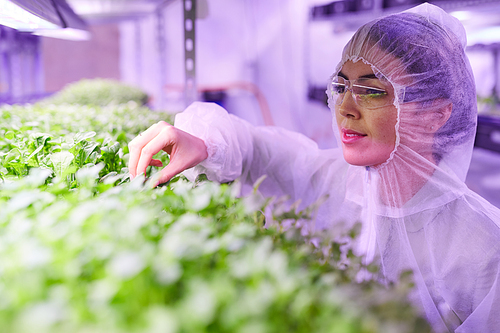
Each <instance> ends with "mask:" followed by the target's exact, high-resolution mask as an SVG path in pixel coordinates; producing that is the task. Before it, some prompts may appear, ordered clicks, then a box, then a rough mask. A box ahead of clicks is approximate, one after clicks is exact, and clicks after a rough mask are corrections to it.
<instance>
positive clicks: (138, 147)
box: [128, 121, 171, 177]
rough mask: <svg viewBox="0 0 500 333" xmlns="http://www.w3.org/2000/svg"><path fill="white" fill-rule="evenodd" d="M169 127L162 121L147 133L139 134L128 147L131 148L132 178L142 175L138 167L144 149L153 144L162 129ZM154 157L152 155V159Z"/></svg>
mask: <svg viewBox="0 0 500 333" xmlns="http://www.w3.org/2000/svg"><path fill="white" fill-rule="evenodd" d="M169 126H170V127H171V125H170V124H168V123H166V122H164V121H160V122H159V123H156V124H154V125H152V126H151V127H150V128H148V129H147V130H146V131H144V132H143V133H141V134H139V135H138V136H137V137H135V138H134V139H133V140H132V141H130V142H129V144H128V147H129V154H130V156H129V162H128V168H129V172H130V175H131V176H132V177H136V176H137V175H138V174H139V173H141V172H139V171H138V168H137V166H138V163H139V160H140V159H141V155H142V150H143V148H144V147H145V146H146V145H147V144H148V143H149V142H151V141H152V140H153V139H154V138H155V137H156V136H157V135H158V133H159V132H160V131H161V130H162V129H164V128H166V127H169ZM160 150H161V148H160ZM160 150H158V151H157V152H159V151H160ZM157 152H156V153H157ZM156 153H155V154H156ZM153 155H154V154H153ZM153 155H151V157H152V156H153ZM148 164H149V162H148ZM142 172H145V171H142Z"/></svg>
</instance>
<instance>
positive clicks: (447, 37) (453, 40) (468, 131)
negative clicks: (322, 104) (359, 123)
mask: <svg viewBox="0 0 500 333" xmlns="http://www.w3.org/2000/svg"><path fill="white" fill-rule="evenodd" d="M465 40H466V37H465V30H464V28H463V26H462V25H461V24H460V22H459V21H458V20H457V19H456V18H454V17H453V16H451V15H448V14H446V13H445V12H444V11H442V10H441V9H440V8H438V7H435V6H432V5H429V4H423V5H421V6H418V7H415V8H413V9H412V10H409V11H406V12H404V13H400V14H396V15H390V16H387V17H384V18H381V19H378V20H375V21H373V22H370V23H368V24H366V25H364V26H363V27H362V28H360V29H359V30H358V31H357V32H356V34H355V35H354V36H353V37H352V39H351V40H350V41H349V43H348V44H347V45H346V47H345V48H344V52H343V55H342V60H341V62H340V63H339V64H338V66H337V70H336V73H335V74H334V76H335V75H337V73H338V72H339V71H340V69H341V68H342V66H343V64H344V63H345V62H346V61H348V60H352V61H354V62H356V61H364V62H366V63H368V64H370V65H371V66H372V68H373V70H374V72H375V73H376V74H377V75H378V76H383V77H385V78H387V79H388V80H389V81H390V82H391V83H392V84H393V86H394V88H395V90H396V96H397V97H398V98H397V99H396V100H395V105H396V107H397V108H398V112H399V124H398V127H399V131H398V132H397V139H396V142H397V143H398V145H399V143H401V141H403V144H405V143H406V146H415V141H416V140H418V141H420V142H422V140H432V142H433V145H432V153H433V155H434V157H435V158H436V159H437V160H438V161H440V160H441V158H443V157H445V156H446V155H448V156H449V158H448V160H451V161H452V163H448V166H449V167H452V169H453V171H454V173H455V174H456V175H457V176H458V177H459V178H460V179H462V180H464V179H465V175H466V173H467V170H468V167H469V163H470V157H471V153H472V147H473V142H474V135H475V129H476V115H477V107H476V93H475V84H474V78H473V74H472V70H471V68H470V64H469V61H468V59H467V57H466V55H465ZM329 97H330V96H329ZM447 102H450V103H451V104H452V106H453V109H452V112H451V116H450V118H449V119H448V121H447V122H446V124H445V125H444V126H442V127H440V128H439V130H438V131H437V132H436V133H431V134H428V135H425V129H426V128H425V127H426V126H432V124H430V123H426V122H425V120H427V119H431V120H432V119H433V117H432V116H431V114H432V113H433V112H436V111H437V109H438V108H440V107H442V106H443V104H445V103H447ZM409 103H413V104H414V103H419V104H420V105H421V108H420V110H419V112H420V115H419V119H421V120H424V122H420V123H419V124H418V126H415V125H416V124H415V117H412V116H414V115H413V114H412V113H414V106H413V105H412V106H411V107H408V108H407V107H405V106H406V105H407V104H409ZM330 104H331V103H330ZM330 106H331V105H330ZM331 107H332V106H331ZM426 114H427V115H429V116H428V117H426ZM334 130H336V129H335V128H334ZM415 131H417V132H415ZM415 134H419V135H415ZM431 136H432V137H431ZM397 149H398V147H397V146H396V148H395V153H396V152H397ZM457 159H459V160H457Z"/></svg>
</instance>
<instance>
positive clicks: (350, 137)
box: [340, 128, 366, 144]
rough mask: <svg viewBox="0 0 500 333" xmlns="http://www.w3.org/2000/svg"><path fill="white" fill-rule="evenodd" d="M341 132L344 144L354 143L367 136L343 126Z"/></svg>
mask: <svg viewBox="0 0 500 333" xmlns="http://www.w3.org/2000/svg"><path fill="white" fill-rule="evenodd" d="M340 134H341V135H340V139H341V140H342V143H344V144H349V143H354V142H356V141H359V140H361V139H363V138H364V137H365V136H366V134H363V133H359V132H356V131H353V130H350V129H347V128H342V130H341V133H340Z"/></svg>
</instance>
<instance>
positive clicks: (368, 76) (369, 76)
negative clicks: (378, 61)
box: [337, 72, 378, 80]
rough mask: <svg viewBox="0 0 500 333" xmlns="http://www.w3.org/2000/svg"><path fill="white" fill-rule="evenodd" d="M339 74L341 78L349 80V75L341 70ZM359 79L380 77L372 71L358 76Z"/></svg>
mask: <svg viewBox="0 0 500 333" xmlns="http://www.w3.org/2000/svg"><path fill="white" fill-rule="evenodd" d="M337 75H338V76H340V77H341V78H344V79H346V80H349V79H348V78H347V75H345V74H344V73H342V72H339V73H338V74H337ZM358 79H378V77H377V76H376V75H375V74H374V73H370V74H366V75H361V76H360V77H358Z"/></svg>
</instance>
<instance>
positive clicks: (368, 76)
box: [359, 73, 378, 79]
mask: <svg viewBox="0 0 500 333" xmlns="http://www.w3.org/2000/svg"><path fill="white" fill-rule="evenodd" d="M359 79H378V77H377V76H376V75H375V74H373V73H371V74H366V75H361V76H360V77H359Z"/></svg>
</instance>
